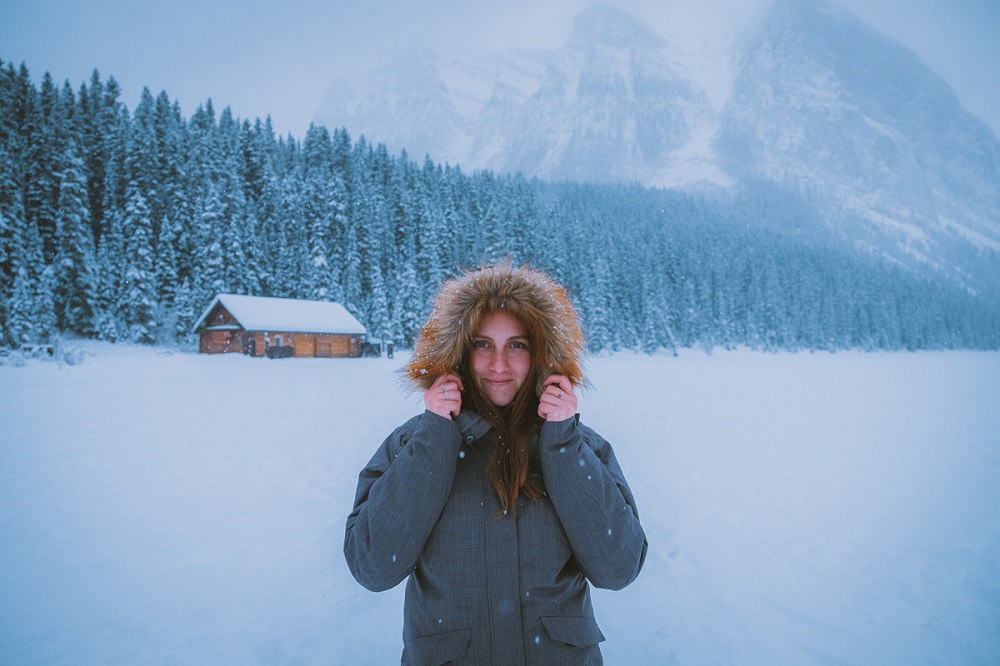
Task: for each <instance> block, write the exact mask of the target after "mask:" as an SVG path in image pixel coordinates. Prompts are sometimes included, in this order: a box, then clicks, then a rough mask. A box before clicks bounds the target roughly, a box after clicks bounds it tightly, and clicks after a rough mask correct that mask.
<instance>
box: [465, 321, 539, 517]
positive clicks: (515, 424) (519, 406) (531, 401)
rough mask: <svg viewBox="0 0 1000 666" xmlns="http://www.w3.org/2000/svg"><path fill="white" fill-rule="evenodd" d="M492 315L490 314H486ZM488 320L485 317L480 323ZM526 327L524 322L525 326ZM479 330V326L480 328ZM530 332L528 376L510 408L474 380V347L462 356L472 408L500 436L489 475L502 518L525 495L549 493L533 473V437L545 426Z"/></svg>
mask: <svg viewBox="0 0 1000 666" xmlns="http://www.w3.org/2000/svg"><path fill="white" fill-rule="evenodd" d="M486 314H488V313H486ZM483 320H485V317H482V318H481V319H480V321H483ZM522 325H523V323H522ZM476 328H477V329H478V325H477V326H476ZM526 328H527V329H528V348H529V350H530V354H531V362H530V365H529V370H528V377H527V378H526V380H525V381H524V383H523V384H522V385H521V387H520V388H519V389H518V391H517V393H516V394H515V395H514V400H513V401H511V404H509V405H507V406H506V407H502V408H501V407H497V406H496V405H494V404H493V403H492V402H491V401H490V400H489V398H487V397H486V396H484V395H483V394H482V391H480V390H479V386H478V385H477V384H476V382H475V381H473V379H472V372H471V368H470V358H471V351H472V349H471V344H470V345H468V347H467V349H466V351H465V353H464V354H463V355H462V363H461V365H460V367H459V374H460V375H461V376H462V381H463V383H464V384H465V387H466V390H465V393H466V395H467V396H468V398H469V399H471V403H472V404H471V407H472V409H473V410H474V411H476V412H478V413H479V415H480V416H482V417H483V418H484V419H486V421H487V422H489V424H490V425H491V426H493V430H494V431H495V432H496V434H497V442H496V445H495V446H494V448H493V454H492V455H491V456H490V458H489V469H488V471H489V475H490V480H491V481H492V482H493V488H494V489H495V490H496V493H497V496H498V497H499V498H500V505H501V506H502V507H503V511H502V513H501V514H500V516H503V515H506V514H507V513H508V512H513V511H516V510H517V498H518V495H520V494H521V493H522V492H523V493H524V496H525V497H527V498H528V499H532V500H536V499H538V498H540V497H542V495H544V494H545V487H544V486H543V484H542V482H541V479H540V476H539V475H538V474H530V473H529V472H530V471H532V469H531V468H532V467H533V465H532V454H531V451H530V443H531V438H532V436H533V435H534V433H535V431H536V430H537V429H538V428H539V427H541V424H542V419H541V417H540V416H538V396H537V395H536V393H535V385H536V380H537V377H536V375H537V372H538V370H537V368H538V362H537V359H538V355H539V352H538V351H537V350H536V346H537V344H536V340H537V338H535V337H534V336H533V333H534V332H533V331H531V330H530V328H528V327H526Z"/></svg>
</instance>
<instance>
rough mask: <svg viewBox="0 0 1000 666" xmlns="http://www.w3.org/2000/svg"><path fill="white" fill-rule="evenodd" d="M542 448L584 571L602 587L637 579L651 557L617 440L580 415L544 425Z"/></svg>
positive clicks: (545, 474)
mask: <svg viewBox="0 0 1000 666" xmlns="http://www.w3.org/2000/svg"><path fill="white" fill-rule="evenodd" d="M538 452H539V458H540V462H541V467H542V478H543V479H544V483H545V491H546V493H548V496H549V499H550V500H551V502H552V506H553V507H555V510H556V513H557V514H558V516H559V521H560V522H561V523H562V526H563V529H564V530H565V532H566V536H567V538H568V539H569V542H570V544H571V546H572V548H573V556H574V558H575V559H576V562H577V564H578V565H579V567H580V570H581V571H582V572H583V574H584V575H585V576H586V577H587V578H588V579H589V580H590V582H591V583H593V584H594V585H595V586H597V587H601V588H608V589H612V590H619V589H621V588H623V587H625V586H626V585H628V584H629V583H631V582H632V581H633V580H635V578H636V576H638V575H639V571H640V569H642V563H643V561H644V560H645V558H646V548H647V542H646V534H645V532H643V529H642V526H641V525H640V524H639V514H638V512H637V510H636V506H635V498H634V497H633V496H632V491H631V489H629V487H628V483H626V482H625V475H624V474H623V473H622V470H621V467H619V466H618V461H617V460H616V459H615V454H614V451H613V450H612V449H611V445H610V444H609V443H608V442H607V441H605V440H604V439H603V438H602V437H601V436H600V435H598V434H597V433H596V432H594V431H593V430H591V429H590V428H587V427H586V426H584V425H582V424H580V423H579V417H574V418H572V419H567V420H565V421H558V422H549V421H547V422H545V423H544V424H542V429H541V433H540V434H539V438H538Z"/></svg>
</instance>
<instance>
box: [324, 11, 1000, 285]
mask: <svg viewBox="0 0 1000 666" xmlns="http://www.w3.org/2000/svg"><path fill="white" fill-rule="evenodd" d="M748 30H751V31H752V36H751V37H750V38H745V39H742V40H740V41H739V43H738V44H734V45H733V52H734V54H735V56H734V58H733V60H732V63H731V64H732V67H733V71H732V72H730V73H729V75H730V76H731V77H732V80H733V85H732V90H731V93H730V95H729V97H728V101H727V102H725V103H724V104H714V105H713V104H711V103H709V101H708V95H707V94H706V87H705V80H704V73H703V72H698V71H697V70H696V69H695V68H692V67H691V66H690V59H689V58H686V57H685V55H686V54H685V53H683V52H682V49H681V48H680V47H679V46H678V45H675V44H672V43H670V42H669V41H668V40H666V39H665V38H663V37H661V36H660V35H659V34H657V32H656V31H655V30H654V29H653V28H651V27H650V26H649V25H647V24H644V23H643V22H641V21H639V20H637V19H636V18H634V17H632V16H630V15H629V14H627V13H625V12H623V11H620V10H617V9H613V8H609V7H602V6H595V7H591V8H589V9H587V10H585V11H583V12H582V13H580V14H579V15H578V16H577V17H576V19H575V22H574V25H573V28H572V30H571V31H570V35H569V38H568V39H567V41H566V43H565V44H564V45H562V46H561V47H558V48H552V49H548V50H533V51H526V50H519V51H511V52H509V53H506V54H504V55H502V56H498V57H496V58H495V59H479V60H476V61H473V60H464V61H463V60H455V59H444V58H440V57H436V56H434V55H431V54H426V53H425V54H421V55H419V56H414V55H413V54H410V55H409V56H408V57H405V58H402V59H401V60H399V61H397V62H396V63H395V64H389V65H386V66H385V67H383V68H382V69H380V70H378V71H376V72H374V73H373V74H372V76H371V77H370V78H369V79H368V82H367V85H366V87H365V89H364V90H363V91H360V92H358V93H354V92H351V91H350V90H349V89H348V87H346V86H345V85H335V86H333V87H332V88H331V90H330V93H329V94H328V96H327V100H326V102H325V104H324V106H323V108H322V109H320V110H319V111H318V112H317V120H318V121H320V122H322V123H324V124H326V125H328V126H331V127H341V126H342V127H346V128H347V129H348V130H349V131H350V132H351V133H352V134H354V135H358V134H364V135H365V136H366V137H367V138H368V139H369V140H370V141H374V142H381V143H385V144H386V145H387V146H388V147H389V148H390V150H393V151H399V150H401V149H404V148H405V149H406V150H407V152H408V153H409V154H410V155H411V156H413V157H415V158H418V159H419V158H422V157H423V156H424V155H425V154H429V155H430V157H431V158H432V159H434V160H435V161H439V162H448V163H451V164H458V165H461V166H462V168H463V169H465V170H466V171H470V170H475V169H484V168H485V169H491V170H493V171H497V172H501V173H506V172H516V171H519V172H522V173H524V174H526V175H529V176H538V177H540V178H544V179H550V180H586V181H634V182H639V183H642V184H645V185H650V186H664V187H689V188H690V187H704V186H706V185H708V186H710V187H713V188H715V187H720V186H721V187H732V186H734V185H736V184H738V183H746V182H754V183H760V182H765V183H766V182H777V183H779V184H781V185H782V186H783V187H789V188H791V189H792V190H796V191H799V192H803V193H806V194H807V195H808V196H810V197H816V198H817V200H818V202H819V203H820V205H821V208H822V210H823V211H824V213H823V216H822V217H823V218H824V219H825V220H826V221H827V222H828V223H829V224H830V225H831V226H832V227H833V228H835V229H836V230H837V231H838V232H839V233H841V234H842V235H843V236H844V237H846V238H848V239H850V240H852V241H853V242H857V243H859V244H861V245H863V246H868V247H872V248H874V249H876V250H877V251H879V252H881V253H884V254H888V255H889V256H891V257H894V258H895V259H897V260H901V261H904V262H909V261H913V260H914V259H916V260H918V261H920V262H921V263H929V264H931V265H934V266H938V267H944V268H946V269H947V270H949V271H950V272H952V273H953V274H955V275H956V276H957V277H958V278H959V279H965V277H968V280H969V281H970V282H975V281H976V280H975V278H974V277H972V276H963V275H962V271H963V269H962V266H963V265H965V264H968V263H969V253H970V252H972V251H973V249H976V251H978V250H980V249H982V248H986V249H988V250H991V251H993V252H987V254H988V255H993V254H994V252H995V251H1000V140H998V139H997V137H996V136H994V135H993V133H992V132H991V130H990V129H989V128H988V126H987V125H986V124H985V123H983V122H981V121H979V120H978V119H976V118H975V117H973V116H972V115H971V114H969V113H968V112H966V111H965V110H963V109H962V108H961V106H960V105H959V102H958V100H957V98H956V96H955V94H954V92H953V91H952V90H951V88H950V87H949V86H948V84H947V83H946V82H945V81H944V80H943V79H942V78H940V77H939V76H937V75H936V74H934V73H933V72H931V71H930V70H929V69H928V68H927V67H926V66H924V65H923V64H922V63H921V61H920V60H919V59H918V58H917V56H916V55H914V54H913V53H912V52H911V51H909V50H907V49H906V48H904V47H902V46H900V45H899V44H897V43H895V42H893V41H891V40H889V39H888V38H886V37H884V36H882V35H880V34H879V33H877V32H876V31H875V30H874V29H872V28H870V27H869V26H867V25H865V24H864V23H862V22H861V21H859V20H858V19H856V18H854V17H853V16H851V15H850V14H848V13H846V12H845V11H843V10H840V9H838V8H836V7H834V6H832V5H830V4H828V3H825V2H822V1H817V0H776V2H775V3H774V5H773V6H772V8H771V9H770V11H769V13H768V14H767V15H766V16H765V17H764V19H763V20H760V21H759V23H756V24H755V25H753V26H750V27H749V28H748ZM991 261H992V260H991ZM981 272H982V271H980V273H981Z"/></svg>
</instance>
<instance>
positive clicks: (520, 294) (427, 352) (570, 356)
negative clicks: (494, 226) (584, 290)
mask: <svg viewBox="0 0 1000 666" xmlns="http://www.w3.org/2000/svg"><path fill="white" fill-rule="evenodd" d="M497 310H501V311H506V312H509V313H510V314H512V315H513V316H514V317H516V318H517V319H518V320H519V321H520V322H521V323H522V324H523V325H524V327H525V329H527V332H528V335H529V338H530V340H531V344H532V345H534V346H535V347H536V348H537V350H538V351H537V353H538V368H537V373H536V376H535V378H534V380H535V392H536V394H538V395H541V393H542V391H543V390H544V388H545V387H544V385H543V382H544V381H545V379H546V378H547V377H548V376H549V375H552V374H559V375H564V376H566V377H568V378H569V380H570V381H571V382H572V383H573V385H574V386H583V385H586V378H585V377H584V373H583V367H582V365H583V358H584V354H585V352H584V344H585V343H584V337H583V332H582V330H581V329H580V322H579V317H578V316H577V314H576V310H574V308H573V306H572V304H571V303H570V301H569V297H568V295H567V293H566V290H565V289H564V288H563V287H561V286H560V285H559V284H557V283H556V282H555V281H554V280H552V278H550V277H549V276H548V275H546V274H545V273H543V272H541V271H539V270H536V269H533V268H529V267H527V266H526V265H525V266H521V267H519V268H514V267H513V266H512V265H511V264H510V263H502V264H498V265H492V266H483V267H480V268H478V269H475V270H471V271H466V272H465V273H463V274H462V275H459V276H457V277H455V278H452V279H450V280H448V281H447V282H445V283H444V284H443V285H442V286H441V290H440V291H439V292H438V295H437V298H436V299H435V302H434V308H433V310H432V311H431V315H430V317H429V318H428V319H427V322H426V323H425V324H424V326H423V328H422V329H421V330H420V334H419V335H418V337H417V343H416V346H415V348H414V350H413V356H412V358H411V359H410V362H409V363H408V364H407V365H406V366H405V367H404V368H403V374H404V376H405V377H406V378H407V379H408V380H409V381H410V383H411V384H412V385H413V386H414V387H415V388H418V389H423V390H427V389H428V388H430V387H431V385H432V384H433V383H434V380H436V379H437V378H438V377H440V376H441V375H443V374H445V373H448V372H456V371H457V369H458V367H459V365H460V364H461V362H462V357H463V355H464V354H465V353H466V352H467V350H469V349H470V348H471V345H472V340H473V337H474V335H475V333H476V332H477V330H478V329H479V325H480V322H482V320H483V318H484V317H485V316H486V315H488V314H489V313H491V312H494V311H497Z"/></svg>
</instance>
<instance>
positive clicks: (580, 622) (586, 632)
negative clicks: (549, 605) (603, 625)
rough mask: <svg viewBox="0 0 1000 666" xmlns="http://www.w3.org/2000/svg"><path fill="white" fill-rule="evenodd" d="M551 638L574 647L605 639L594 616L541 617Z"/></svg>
mask: <svg viewBox="0 0 1000 666" xmlns="http://www.w3.org/2000/svg"><path fill="white" fill-rule="evenodd" d="M539 619H540V620H541V621H542V626H544V627H545V631H546V632H547V633H548V635H549V638H551V639H552V640H554V641H558V642H560V643H565V644H566V645H572V646H573V647H580V648H583V647H590V646H591V645H597V644H598V643H600V642H601V641H603V640H604V634H602V633H601V630H600V629H599V628H598V627H597V620H595V619H594V618H592V617H571V616H565V615H550V616H548V617H542V618H539Z"/></svg>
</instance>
